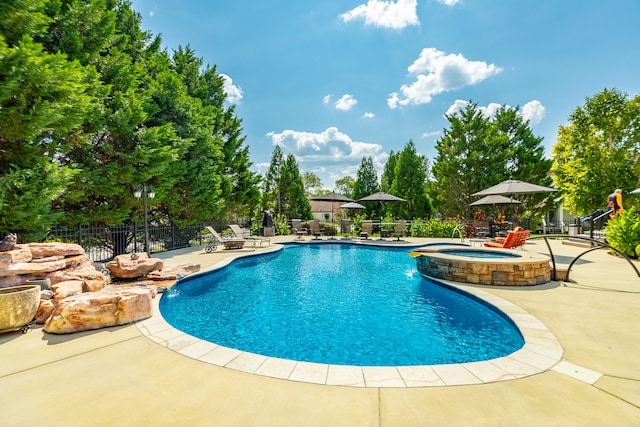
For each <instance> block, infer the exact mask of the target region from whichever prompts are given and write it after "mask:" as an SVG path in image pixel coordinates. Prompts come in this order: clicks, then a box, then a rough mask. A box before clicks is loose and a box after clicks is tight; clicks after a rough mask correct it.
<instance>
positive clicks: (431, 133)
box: [420, 130, 442, 139]
mask: <svg viewBox="0 0 640 427" xmlns="http://www.w3.org/2000/svg"><path fill="white" fill-rule="evenodd" d="M441 134H442V132H441V131H439V130H437V131H433V132H425V133H423V134H422V135H420V138H422V139H427V138H431V137H432V136H438V135H441Z"/></svg>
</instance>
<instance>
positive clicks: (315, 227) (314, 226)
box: [309, 219, 324, 240]
mask: <svg viewBox="0 0 640 427" xmlns="http://www.w3.org/2000/svg"><path fill="white" fill-rule="evenodd" d="M309 227H310V228H311V235H312V236H314V238H315V240H318V239H319V238H320V236H324V233H323V232H322V230H321V229H320V221H318V220H317V219H316V220H313V221H311V222H310V223H309Z"/></svg>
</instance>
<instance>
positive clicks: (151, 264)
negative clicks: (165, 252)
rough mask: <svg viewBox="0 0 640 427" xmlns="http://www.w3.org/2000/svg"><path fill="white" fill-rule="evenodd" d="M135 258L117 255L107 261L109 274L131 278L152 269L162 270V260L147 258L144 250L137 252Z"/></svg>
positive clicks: (127, 255)
mask: <svg viewBox="0 0 640 427" xmlns="http://www.w3.org/2000/svg"><path fill="white" fill-rule="evenodd" d="M137 255H138V257H137V258H136V259H132V257H131V255H129V254H124V255H118V256H117V257H115V258H114V259H113V261H109V262H108V263H107V269H108V270H109V271H110V272H111V275H112V276H114V277H117V278H119V279H133V278H136V277H142V276H144V275H146V274H149V273H151V272H152V271H156V270H162V268H163V267H164V261H162V260H161V259H160V258H149V255H148V254H147V253H145V252H142V253H138V254H137Z"/></svg>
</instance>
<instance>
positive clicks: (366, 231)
mask: <svg viewBox="0 0 640 427" xmlns="http://www.w3.org/2000/svg"><path fill="white" fill-rule="evenodd" d="M370 235H373V221H372V220H370V219H363V220H362V222H361V223H360V237H362V238H363V239H365V240H366V239H368V238H369V236H370Z"/></svg>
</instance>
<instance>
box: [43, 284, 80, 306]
mask: <svg viewBox="0 0 640 427" xmlns="http://www.w3.org/2000/svg"><path fill="white" fill-rule="evenodd" d="M50 289H51V291H53V299H55V300H56V301H60V300H63V299H65V298H67V297H70V296H72V295H78V294H81V293H82V280H69V281H66V282H60V283H55V284H53V285H51V288H50Z"/></svg>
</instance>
